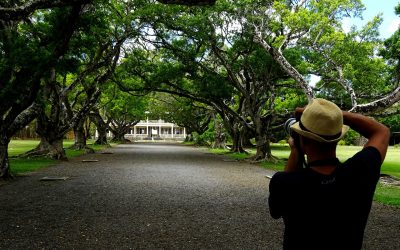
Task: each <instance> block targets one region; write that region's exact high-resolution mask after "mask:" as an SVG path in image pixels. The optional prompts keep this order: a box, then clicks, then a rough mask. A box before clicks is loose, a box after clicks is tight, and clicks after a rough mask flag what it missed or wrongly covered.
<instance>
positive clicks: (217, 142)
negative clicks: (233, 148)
mask: <svg viewBox="0 0 400 250" xmlns="http://www.w3.org/2000/svg"><path fill="white" fill-rule="evenodd" d="M213 118H214V132H215V133H214V143H213V145H212V148H226V143H225V140H226V138H225V134H224V133H223V124H222V123H221V122H220V121H219V120H218V119H217V117H216V115H215V114H214V115H213Z"/></svg>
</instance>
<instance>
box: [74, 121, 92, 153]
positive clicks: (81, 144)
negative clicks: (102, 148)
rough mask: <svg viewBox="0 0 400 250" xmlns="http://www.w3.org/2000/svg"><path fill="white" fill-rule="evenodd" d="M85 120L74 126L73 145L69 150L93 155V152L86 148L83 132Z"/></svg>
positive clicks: (85, 137)
mask: <svg viewBox="0 0 400 250" xmlns="http://www.w3.org/2000/svg"><path fill="white" fill-rule="evenodd" d="M84 125H85V120H84V119H82V120H81V121H79V122H78V123H77V124H76V126H74V145H72V146H71V147H70V148H71V149H75V150H85V153H87V154H88V153H94V150H93V149H92V148H90V147H88V146H87V144H86V140H87V136H86V132H85V126H84Z"/></svg>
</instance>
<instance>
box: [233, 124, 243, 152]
mask: <svg viewBox="0 0 400 250" xmlns="http://www.w3.org/2000/svg"><path fill="white" fill-rule="evenodd" d="M231 152H235V153H244V152H245V151H244V149H243V146H242V138H241V136H240V130H239V125H238V124H235V125H233V128H232V148H231Z"/></svg>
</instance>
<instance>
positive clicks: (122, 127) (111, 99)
mask: <svg viewBox="0 0 400 250" xmlns="http://www.w3.org/2000/svg"><path fill="white" fill-rule="evenodd" d="M110 88H111V89H110V90H111V92H109V93H112V94H108V95H107V96H105V97H103V99H104V100H103V101H105V103H106V104H105V105H104V112H105V116H106V117H107V121H108V122H109V127H108V128H109V130H110V131H111V132H112V134H113V139H112V141H114V142H124V141H126V140H125V138H124V135H125V134H128V133H129V131H130V129H131V128H132V127H133V126H135V125H136V124H137V123H138V122H139V121H140V120H144V118H145V115H146V113H145V111H146V110H147V107H148V98H147V97H146V96H135V95H131V94H129V93H126V92H123V91H120V90H119V89H118V88H117V87H116V86H110Z"/></svg>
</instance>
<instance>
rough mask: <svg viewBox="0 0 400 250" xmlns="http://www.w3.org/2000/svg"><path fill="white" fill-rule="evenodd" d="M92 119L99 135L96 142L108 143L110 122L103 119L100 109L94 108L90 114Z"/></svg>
mask: <svg viewBox="0 0 400 250" xmlns="http://www.w3.org/2000/svg"><path fill="white" fill-rule="evenodd" d="M89 118H90V120H91V121H92V122H93V123H94V124H95V125H96V129H97V133H98V137H97V139H96V141H95V143H94V144H96V145H108V142H107V129H108V124H107V123H106V122H105V121H104V120H103V118H102V117H101V115H100V112H99V110H98V109H94V110H93V112H92V113H90V114H89Z"/></svg>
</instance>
